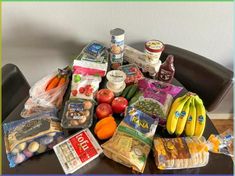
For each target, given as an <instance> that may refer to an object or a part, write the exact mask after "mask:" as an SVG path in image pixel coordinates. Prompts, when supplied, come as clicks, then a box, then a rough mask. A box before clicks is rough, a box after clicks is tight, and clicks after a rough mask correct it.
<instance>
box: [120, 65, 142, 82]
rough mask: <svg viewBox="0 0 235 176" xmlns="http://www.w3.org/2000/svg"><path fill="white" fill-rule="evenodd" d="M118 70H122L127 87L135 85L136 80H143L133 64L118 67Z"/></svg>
mask: <svg viewBox="0 0 235 176" xmlns="http://www.w3.org/2000/svg"><path fill="white" fill-rule="evenodd" d="M119 70H122V71H123V72H124V73H125V74H126V80H125V83H126V84H127V85H130V84H134V83H137V82H138V80H140V79H142V78H144V76H143V74H142V72H141V71H140V70H139V68H138V67H137V66H136V65H135V64H128V65H123V66H121V67H119Z"/></svg>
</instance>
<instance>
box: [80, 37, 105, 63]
mask: <svg viewBox="0 0 235 176" xmlns="http://www.w3.org/2000/svg"><path fill="white" fill-rule="evenodd" d="M105 50H106V48H105V46H104V45H103V44H101V43H100V42H97V41H93V42H91V43H89V44H88V45H87V46H86V47H85V48H84V49H83V52H84V53H86V54H87V55H89V56H90V57H93V58H94V59H97V58H99V57H100V56H101V55H102V54H103V53H104V52H105Z"/></svg>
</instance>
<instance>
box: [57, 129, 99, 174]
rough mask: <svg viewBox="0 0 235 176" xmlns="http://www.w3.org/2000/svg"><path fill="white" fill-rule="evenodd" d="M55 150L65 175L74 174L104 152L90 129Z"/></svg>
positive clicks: (72, 137)
mask: <svg viewBox="0 0 235 176" xmlns="http://www.w3.org/2000/svg"><path fill="white" fill-rule="evenodd" d="M53 149H54V151H55V154H56V156H57V158H58V159H59V162H60V164H61V166H62V168H63V170H64V172H65V174H72V173H74V172H75V171H77V170H78V169H80V168H81V167H83V166H84V165H86V164H88V163H90V162H91V161H92V160H94V159H95V158H97V157H98V156H99V155H100V154H101V153H102V152H103V150H102V149H101V147H100V145H99V144H98V142H97V141H96V139H95V138H94V136H93V135H92V134H91V132H90V130H89V129H84V130H82V131H80V132H78V133H76V134H75V135H73V136H71V137H69V138H68V139H66V140H64V141H63V142H61V143H59V144H58V145H56V146H54V147H53Z"/></svg>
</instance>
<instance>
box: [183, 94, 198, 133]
mask: <svg viewBox="0 0 235 176" xmlns="http://www.w3.org/2000/svg"><path fill="white" fill-rule="evenodd" d="M196 119H197V117H196V107H195V98H194V97H193V99H192V101H191V104H190V110H189V114H188V117H187V121H186V125H185V134H186V136H193V135H194V131H195V125H196Z"/></svg>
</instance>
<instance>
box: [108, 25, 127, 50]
mask: <svg viewBox="0 0 235 176" xmlns="http://www.w3.org/2000/svg"><path fill="white" fill-rule="evenodd" d="M110 35H111V53H113V54H120V53H122V52H123V50H124V37H125V31H124V30H123V29H120V28H116V29H113V30H111V31H110Z"/></svg>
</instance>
